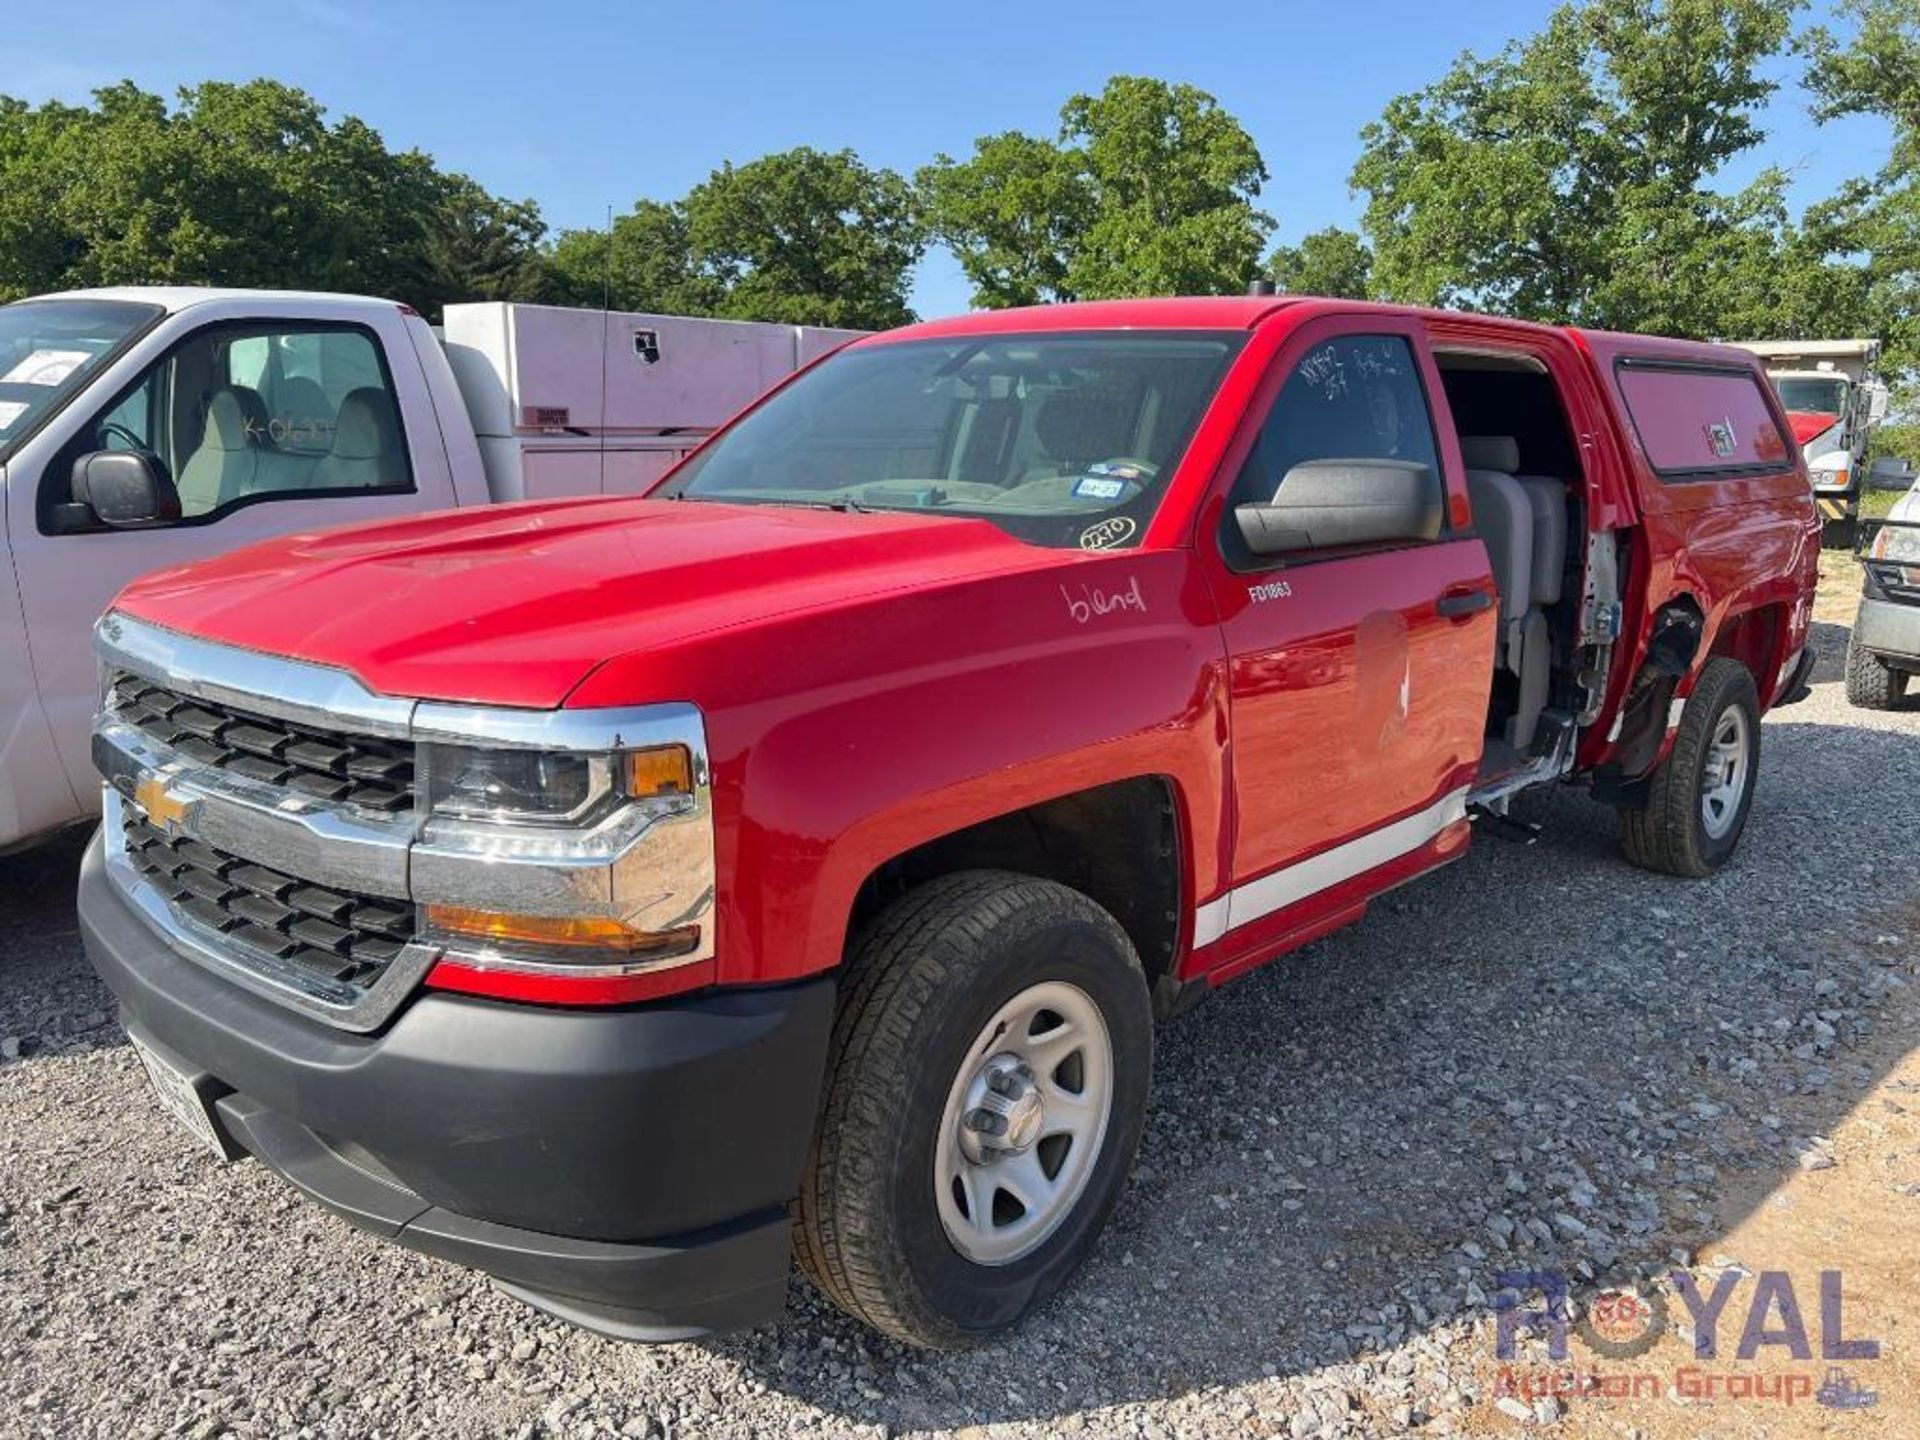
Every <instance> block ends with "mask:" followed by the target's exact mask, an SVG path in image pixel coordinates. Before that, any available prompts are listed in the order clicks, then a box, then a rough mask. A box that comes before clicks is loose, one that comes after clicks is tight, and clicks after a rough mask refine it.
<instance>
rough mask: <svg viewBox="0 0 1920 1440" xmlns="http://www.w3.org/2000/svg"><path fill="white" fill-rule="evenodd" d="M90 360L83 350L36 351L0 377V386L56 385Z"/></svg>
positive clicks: (90, 356) (90, 357)
mask: <svg viewBox="0 0 1920 1440" xmlns="http://www.w3.org/2000/svg"><path fill="white" fill-rule="evenodd" d="M92 358H93V357H92V355H90V354H89V353H88V352H87V351H85V350H36V351H34V352H33V353H32V354H31V355H29V356H27V358H26V359H24V360H22V361H21V362H20V363H19V364H17V365H15V366H14V367H13V368H12V369H11V370H9V371H7V373H6V374H4V375H0V384H6V385H58V384H60V383H61V382H62V381H63V380H65V379H66V378H67V377H68V376H69V375H71V374H73V372H74V371H76V370H78V369H79V368H80V367H81V366H82V365H84V364H86V363H87V361H89V360H91V359H92Z"/></svg>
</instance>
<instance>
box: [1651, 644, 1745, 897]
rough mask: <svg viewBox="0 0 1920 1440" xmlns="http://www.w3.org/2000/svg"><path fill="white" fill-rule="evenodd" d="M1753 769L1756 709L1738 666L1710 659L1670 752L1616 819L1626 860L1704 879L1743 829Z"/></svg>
mask: <svg viewBox="0 0 1920 1440" xmlns="http://www.w3.org/2000/svg"><path fill="white" fill-rule="evenodd" d="M1759 768H1760V702H1759V697H1758V696H1757V695H1756V694H1755V692H1754V688H1753V676H1752V675H1750V674H1749V673H1748V672H1747V667H1746V666H1744V665H1742V664H1741V663H1740V662H1739V661H1737V660H1724V659H1722V660H1709V661H1708V662H1707V665H1706V668H1705V669H1704V670H1702V671H1701V672H1700V680H1699V683H1698V684H1696V685H1695V686H1694V687H1693V694H1691V695H1690V696H1688V697H1687V703H1686V708H1685V710H1684V711H1683V712H1682V713H1681V717H1680V733H1679V734H1678V735H1677V736H1675V738H1674V742H1673V750H1672V751H1671V752H1670V753H1669V754H1668V756H1667V758H1666V759H1665V760H1663V761H1662V762H1661V763H1660V767H1659V768H1658V769H1657V770H1655V771H1654V772H1653V776H1652V778H1651V779H1650V780H1649V781H1648V782H1647V804H1646V808H1645V809H1643V810H1628V811H1625V812H1624V813H1623V814H1622V816H1621V831H1620V838H1621V843H1622V845H1623V847H1624V848H1625V850H1626V852H1627V858H1628V859H1629V860H1631V861H1633V863H1634V864H1636V865H1642V866H1645V867H1646V868H1647V869H1649V870H1663V871H1665V872H1666V873H1667V874H1669V875H1686V876H1693V877H1698V876H1702V875H1711V874H1712V873H1713V872H1714V871H1715V870H1718V869H1719V868H1720V867H1721V866H1722V865H1724V864H1726V862H1727V860H1728V859H1729V858H1730V857H1731V856H1732V855H1733V852H1734V849H1735V847H1736V846H1738V845H1739V843H1740V835H1741V832H1742V831H1743V830H1745V829H1746V826H1747V812H1748V810H1749V809H1750V808H1751V807H1752V805H1753V787H1754V784H1755V782H1756V781H1757V780H1758V779H1759Z"/></svg>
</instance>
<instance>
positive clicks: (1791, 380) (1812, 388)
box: [1773, 375, 1847, 415]
mask: <svg viewBox="0 0 1920 1440" xmlns="http://www.w3.org/2000/svg"><path fill="white" fill-rule="evenodd" d="M1773 388H1774V389H1776V390H1778V391H1779V392H1780V403H1781V404H1782V405H1784V406H1785V407H1786V408H1787V409H1789V410H1798V411H1799V412H1800V413H1801V414H1803V415H1838V414H1840V413H1841V412H1842V411H1843V410H1845V409H1846V408H1847V382H1846V381H1845V380H1842V379H1839V378H1838V377H1836V378H1834V379H1831V380H1829V379H1827V378H1826V377H1825V376H1812V375H1801V376H1792V375H1789V376H1785V377H1782V378H1781V379H1778V380H1775V381H1774V382H1773Z"/></svg>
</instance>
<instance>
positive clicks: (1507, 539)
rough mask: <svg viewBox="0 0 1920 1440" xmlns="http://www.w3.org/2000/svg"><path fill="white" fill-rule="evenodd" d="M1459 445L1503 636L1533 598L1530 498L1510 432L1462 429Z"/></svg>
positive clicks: (1510, 630) (1531, 503) (1513, 630)
mask: <svg viewBox="0 0 1920 1440" xmlns="http://www.w3.org/2000/svg"><path fill="white" fill-rule="evenodd" d="M1460 451H1461V454H1462V455H1463V456H1464V457H1465V459H1466V462H1467V499H1468V500H1469V501H1471V502H1472V504H1473V526H1474V529H1476V530H1478V531H1479V532H1480V540H1481V543H1482V544H1484V545H1485V546H1486V547H1487V560H1488V563H1489V564H1490V565H1492V567H1493V583H1494V588H1495V589H1496V590H1498V591H1499V595H1500V628H1501V634H1502V637H1503V639H1504V638H1506V637H1509V636H1511V635H1513V634H1514V633H1516V631H1517V622H1518V621H1519V619H1520V617H1521V616H1523V615H1524V614H1526V612H1527V607H1528V606H1529V605H1531V604H1532V603H1533V502H1532V501H1530V500H1529V499H1528V498H1527V492H1526V490H1525V488H1523V487H1522V486H1521V484H1520V482H1519V481H1518V480H1516V479H1514V476H1513V467H1515V466H1516V465H1518V464H1519V447H1517V446H1516V445H1515V444H1514V442H1513V440H1512V439H1511V437H1508V436H1504V435H1463V436H1461V437H1460Z"/></svg>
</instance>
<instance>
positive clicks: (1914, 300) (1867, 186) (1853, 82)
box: [1801, 0, 1920, 380]
mask: <svg viewBox="0 0 1920 1440" xmlns="http://www.w3.org/2000/svg"><path fill="white" fill-rule="evenodd" d="M1840 12H1841V14H1842V15H1843V16H1844V17H1845V18H1846V19H1847V20H1849V21H1850V22H1852V23H1851V34H1850V35H1849V36H1848V37H1847V38H1846V39H1844V40H1843V39H1841V38H1839V37H1837V36H1836V35H1835V34H1834V33H1833V32H1832V31H1831V30H1830V29H1828V28H1827V27H1825V26H1816V27H1814V28H1813V29H1811V30H1809V31H1808V32H1807V34H1806V35H1805V36H1804V37H1803V39H1802V42H1801V49H1802V51H1803V52H1804V53H1805V55H1806V56H1807V59H1808V61H1809V64H1808V68H1807V75H1806V84H1807V88H1808V89H1809V90H1811V91H1812V92H1813V94H1814V96H1815V104H1814V115H1815V117H1816V118H1817V119H1821V120H1830V119H1833V118H1835V117H1837V116H1841V115H1877V116H1879V117H1881V118H1882V119H1884V120H1886V121H1887V122H1888V123H1889V124H1890V125H1891V126H1892V128H1893V145H1892V147H1891V151H1890V153H1889V155H1888V158H1887V162H1886V164H1885V165H1883V166H1882V167H1881V168H1880V170H1879V172H1878V173H1876V174H1874V175H1872V176H1864V177H1861V178H1860V179H1858V180H1855V181H1854V182H1852V183H1851V184H1849V185H1847V186H1845V187H1843V188H1842V190H1841V192H1840V194H1838V195H1837V196H1835V197H1834V198H1833V200H1832V201H1830V202H1829V203H1828V204H1827V205H1826V206H1824V207H1822V208H1821V210H1820V219H1821V221H1822V223H1823V224H1824V225H1825V226H1826V227H1827V228H1828V230H1829V231H1830V232H1831V234H1832V237H1833V239H1832V244H1833V246H1834V248H1836V249H1846V250H1853V251H1858V252H1860V253H1863V254H1864V255H1865V257H1866V260H1865V272H1864V274H1865V292H1866V293H1865V302H1864V308H1865V310H1866V311H1867V313H1868V314H1869V315H1870V316H1871V320H1870V322H1869V323H1870V324H1871V326H1872V327H1873V328H1872V331H1871V333H1874V334H1877V335H1879V336H1880V337H1881V338H1882V339H1884V340H1885V341H1886V344H1887V350H1886V362H1887V365H1888V367H1889V369H1891V370H1893V371H1894V372H1896V373H1897V374H1901V375H1904V376H1906V377H1908V378H1909V380H1911V379H1912V378H1913V377H1914V376H1915V375H1916V374H1917V373H1920V5H1916V4H1914V0H1842V3H1841V5H1840Z"/></svg>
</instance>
